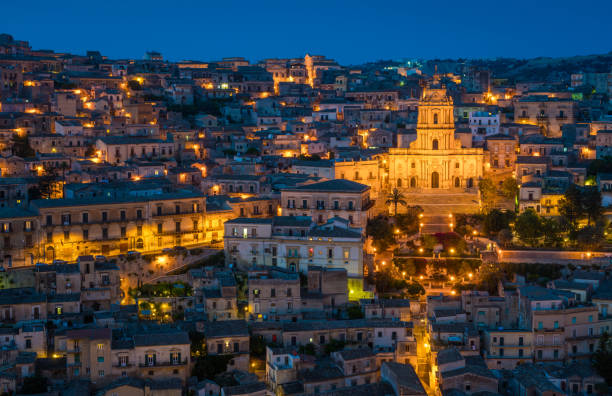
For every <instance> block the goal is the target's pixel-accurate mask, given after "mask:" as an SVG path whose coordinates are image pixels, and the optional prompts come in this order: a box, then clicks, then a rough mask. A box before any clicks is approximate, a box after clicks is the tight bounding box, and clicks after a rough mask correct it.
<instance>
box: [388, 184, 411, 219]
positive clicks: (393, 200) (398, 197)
mask: <svg viewBox="0 0 612 396" xmlns="http://www.w3.org/2000/svg"><path fill="white" fill-rule="evenodd" d="M404 198H405V197H404V194H402V193H401V192H400V191H399V190H398V189H397V188H394V189H393V191H392V192H391V194H389V196H388V199H387V205H391V204H393V206H394V208H395V213H394V216H397V205H398V204H400V205H403V206H406V205H407V203H406V201H405V200H404Z"/></svg>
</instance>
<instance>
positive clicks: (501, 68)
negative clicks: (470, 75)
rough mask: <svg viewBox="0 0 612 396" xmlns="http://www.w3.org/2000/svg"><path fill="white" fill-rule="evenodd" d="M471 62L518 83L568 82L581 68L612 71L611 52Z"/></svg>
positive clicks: (600, 71)
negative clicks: (563, 56)
mask: <svg viewBox="0 0 612 396" xmlns="http://www.w3.org/2000/svg"><path fill="white" fill-rule="evenodd" d="M470 64H471V65H475V66H481V67H485V68H488V69H490V70H491V71H492V72H493V75H494V76H495V78H507V79H509V80H512V81H515V82H521V81H543V80H547V81H559V80H561V81H569V80H570V76H571V74H572V73H576V72H579V71H583V72H595V73H606V72H610V71H612V52H610V53H607V54H602V55H584V56H572V57H565V58H533V59H508V58H500V59H490V60H488V59H483V60H473V61H470Z"/></svg>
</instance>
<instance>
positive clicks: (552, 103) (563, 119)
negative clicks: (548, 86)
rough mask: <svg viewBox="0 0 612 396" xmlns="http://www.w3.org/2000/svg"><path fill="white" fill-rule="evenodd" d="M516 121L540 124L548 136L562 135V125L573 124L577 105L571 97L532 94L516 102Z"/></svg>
mask: <svg viewBox="0 0 612 396" xmlns="http://www.w3.org/2000/svg"><path fill="white" fill-rule="evenodd" d="M514 121H515V122H518V123H526V124H533V125H538V126H539V127H540V130H541V131H542V133H544V134H545V135H546V136H551V137H559V136H561V126H563V125H564V124H573V123H575V122H576V119H575V105H574V103H573V102H572V101H571V100H569V99H560V98H553V97H548V96H546V95H530V96H525V97H522V98H520V99H519V100H518V101H516V102H515V103H514Z"/></svg>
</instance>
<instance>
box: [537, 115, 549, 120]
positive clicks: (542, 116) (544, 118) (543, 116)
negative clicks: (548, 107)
mask: <svg viewBox="0 0 612 396" xmlns="http://www.w3.org/2000/svg"><path fill="white" fill-rule="evenodd" d="M536 119H537V120H538V121H548V116H547V115H546V114H540V115H538V116H536Z"/></svg>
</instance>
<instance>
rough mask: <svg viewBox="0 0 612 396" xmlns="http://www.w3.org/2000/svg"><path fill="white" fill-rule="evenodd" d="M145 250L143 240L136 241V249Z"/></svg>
mask: <svg viewBox="0 0 612 396" xmlns="http://www.w3.org/2000/svg"><path fill="white" fill-rule="evenodd" d="M142 248H144V241H143V240H142V238H138V239H137V240H136V249H142Z"/></svg>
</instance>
